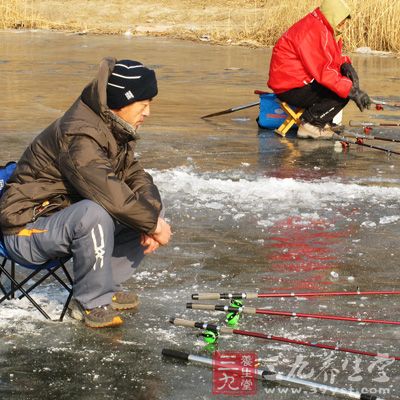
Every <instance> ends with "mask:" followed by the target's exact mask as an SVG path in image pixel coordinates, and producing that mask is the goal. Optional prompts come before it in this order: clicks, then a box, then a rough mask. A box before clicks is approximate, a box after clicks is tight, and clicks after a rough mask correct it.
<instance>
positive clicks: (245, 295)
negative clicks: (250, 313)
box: [192, 288, 400, 300]
mask: <svg viewBox="0 0 400 400" xmlns="http://www.w3.org/2000/svg"><path fill="white" fill-rule="evenodd" d="M376 295H400V291H396V290H371V291H366V292H362V291H360V290H359V289H358V288H357V291H353V292H297V293H296V292H291V293H259V292H236V293H235V292H233V293H229V292H228V293H194V294H192V300H222V299H224V300H234V299H259V298H280V297H331V296H332V297H334V296H376Z"/></svg>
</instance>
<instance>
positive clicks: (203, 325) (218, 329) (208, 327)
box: [169, 318, 400, 361]
mask: <svg viewBox="0 0 400 400" xmlns="http://www.w3.org/2000/svg"><path fill="white" fill-rule="evenodd" d="M169 322H170V323H171V324H173V325H176V326H184V327H186V328H198V329H203V330H205V332H204V333H205V335H204V336H205V338H207V335H209V337H208V339H209V340H207V341H208V343H215V342H216V341H217V340H218V338H219V334H223V333H226V334H230V335H240V336H249V337H255V338H258V339H265V340H272V341H274V342H283V343H289V344H295V345H299V346H306V347H316V348H319V349H325V350H332V351H340V352H343V353H352V354H358V355H362V356H368V357H382V358H389V359H391V360H397V361H399V360H400V357H397V356H391V355H388V354H380V353H373V352H370V351H363V350H356V349H349V348H345V347H339V346H338V345H336V346H331V345H327V344H322V343H316V342H307V341H304V340H296V339H288V338H285V337H281V336H274V335H269V334H265V333H260V332H252V331H246V330H242V329H233V328H228V327H225V326H220V325H217V324H210V323H207V322H195V321H188V320H185V319H180V318H171V319H170V321H169Z"/></svg>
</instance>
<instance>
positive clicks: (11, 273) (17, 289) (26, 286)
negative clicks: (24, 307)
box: [0, 163, 73, 321]
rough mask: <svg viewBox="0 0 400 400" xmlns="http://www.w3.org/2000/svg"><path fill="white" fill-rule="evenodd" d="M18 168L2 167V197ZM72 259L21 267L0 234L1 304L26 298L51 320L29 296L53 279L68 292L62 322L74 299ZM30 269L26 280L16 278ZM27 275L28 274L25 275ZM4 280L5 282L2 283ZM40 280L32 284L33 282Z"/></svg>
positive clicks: (0, 181) (0, 191) (10, 165)
mask: <svg viewBox="0 0 400 400" xmlns="http://www.w3.org/2000/svg"><path fill="white" fill-rule="evenodd" d="M15 167H16V164H15V163H8V164H7V165H6V166H5V167H0V197H1V194H2V190H3V188H4V186H5V183H6V182H7V180H8V179H9V178H10V176H11V175H12V173H13V172H14V170H15ZM69 258H70V257H67V258H64V259H57V260H51V261H48V262H47V263H45V264H42V265H20V264H17V263H16V262H15V261H14V260H13V259H12V258H11V257H10V255H9V254H8V252H7V249H6V247H5V245H4V241H3V237H2V235H1V234H0V291H1V292H2V293H3V296H2V297H1V298H0V304H1V303H2V302H3V301H5V300H11V299H14V298H15V296H18V299H22V298H24V297H26V298H27V299H28V300H29V301H30V302H31V304H32V305H33V306H34V307H35V308H36V309H37V310H38V311H39V312H40V313H41V314H42V315H43V316H44V317H45V318H46V319H51V318H50V316H49V315H48V314H47V313H46V312H45V311H44V310H43V308H42V307H41V306H40V305H39V304H38V303H37V302H36V301H35V300H34V299H33V298H32V296H31V295H30V294H29V293H30V292H31V291H32V290H34V289H35V288H37V287H38V286H39V285H40V284H41V283H42V282H44V281H45V280H46V279H47V278H49V277H53V278H54V279H55V280H57V281H58V282H59V284H60V285H61V286H62V287H63V288H64V289H65V290H66V291H67V292H68V296H67V300H66V301H65V303H64V306H63V309H62V312H61V314H60V317H59V320H60V321H62V320H63V318H64V315H65V313H66V311H67V309H68V305H69V303H70V301H71V298H72V283H73V281H72V278H71V275H70V274H69V272H68V271H67V269H66V267H65V262H66V261H68V259H69ZM17 269H18V272H20V270H26V269H29V270H31V271H32V272H31V273H30V274H28V275H27V276H26V277H25V278H23V279H20V280H18V279H17V277H16V270H17ZM61 270H62V271H63V273H64V275H65V277H66V280H67V282H65V279H62V277H61V276H60V274H59V272H60V271H61ZM25 275H26V274H25ZM2 278H5V279H4V282H3V283H2ZM36 278H38V279H37V280H36V281H34V282H33V283H32V280H34V279H36ZM8 284H9V285H8Z"/></svg>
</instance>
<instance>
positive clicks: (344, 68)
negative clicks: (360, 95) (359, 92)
mask: <svg viewBox="0 0 400 400" xmlns="http://www.w3.org/2000/svg"><path fill="white" fill-rule="evenodd" d="M340 73H341V74H342V75H343V76H346V77H347V78H349V79H351V81H352V82H353V85H354V86H355V87H358V88H359V87H360V80H359V79H358V75H357V72H356V70H355V69H354V67H353V66H352V65H351V64H350V63H343V64H342V65H341V66H340Z"/></svg>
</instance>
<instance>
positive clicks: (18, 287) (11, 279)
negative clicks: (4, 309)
mask: <svg viewBox="0 0 400 400" xmlns="http://www.w3.org/2000/svg"><path fill="white" fill-rule="evenodd" d="M3 272H4V274H5V275H6V276H7V278H8V279H10V281H11V282H12V283H13V284H14V285H15V286H14V291H16V290H20V291H21V292H22V293H23V294H24V295H25V296H26V297H27V298H28V299H29V301H30V302H31V303H32V305H33V306H34V307H35V308H36V309H37V310H38V311H39V312H40V313H41V314H42V315H43V316H44V317H45V318H46V319H51V318H50V317H49V315H48V314H47V313H46V312H45V311H44V310H43V309H42V307H40V306H39V304H38V303H36V301H35V300H33V298H32V297H31V296H30V295H29V293H27V292H26V291H25V290H24V289H23V288H22V287H21V285H20V284H19V283H18V282H17V281H16V280H15V279H14V277H13V276H12V275H11V274H10V273H9V272H7V271H6V270H3ZM8 294H13V293H11V291H10V292H9V293H8ZM6 298H7V296H3V297H2V298H1V299H0V303H1V302H2V301H4V300H5V299H6Z"/></svg>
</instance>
